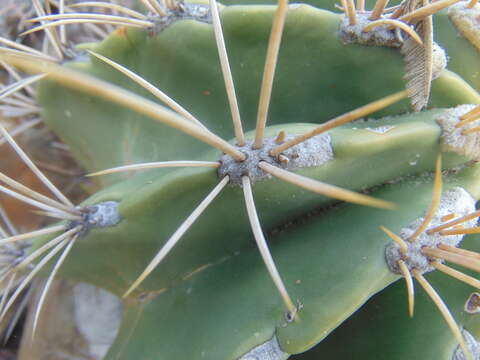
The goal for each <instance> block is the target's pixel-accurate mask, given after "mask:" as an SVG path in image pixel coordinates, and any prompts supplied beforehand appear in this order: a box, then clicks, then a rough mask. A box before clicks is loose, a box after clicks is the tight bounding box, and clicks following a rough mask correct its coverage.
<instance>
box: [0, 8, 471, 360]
mask: <svg viewBox="0 0 480 360" xmlns="http://www.w3.org/2000/svg"><path fill="white" fill-rule="evenodd" d="M142 3H143V4H144V5H145V6H146V8H147V10H148V11H149V12H148V14H147V15H143V14H142V13H139V12H137V11H133V10H131V9H128V8H125V7H122V6H119V5H116V4H113V3H98V4H95V6H96V7H100V8H103V9H112V10H114V11H115V12H117V13H118V14H113V15H106V14H104V13H102V14H94V13H88V12H87V13H78V12H76V10H75V7H71V8H70V7H68V6H67V7H65V6H64V5H63V3H62V4H61V5H60V4H59V6H58V14H53V15H48V14H47V13H46V12H45V10H44V9H43V8H42V7H41V4H40V3H39V2H38V1H34V5H35V7H36V9H37V14H38V17H37V18H35V19H33V20H32V21H33V22H40V23H41V24H40V25H39V26H37V27H35V28H33V29H31V30H29V31H27V32H26V33H32V32H36V31H39V30H44V31H45V34H46V36H47V38H48V39H50V41H51V45H52V47H53V49H54V53H53V54H43V53H38V52H37V50H35V49H30V48H26V47H24V46H20V45H18V44H16V43H12V42H9V40H8V39H3V40H2V42H3V43H4V44H6V45H7V47H4V48H1V49H0V58H1V60H2V61H3V62H4V63H5V64H9V65H8V66H13V67H16V68H17V69H18V70H19V71H24V72H26V73H32V74H34V75H32V76H30V77H26V78H24V79H21V80H18V82H16V83H14V84H12V85H10V86H9V87H8V88H7V89H6V90H5V91H4V92H3V96H4V98H8V97H9V96H13V95H14V94H19V93H21V92H22V91H24V90H23V89H25V88H26V86H31V85H32V84H34V83H38V86H37V88H36V95H37V96H36V98H35V101H36V102H37V103H38V104H39V106H41V107H42V117H43V120H44V122H45V123H46V124H47V126H49V127H50V128H51V129H52V130H53V131H54V132H55V133H57V134H58V136H59V137H61V138H62V139H63V140H64V141H65V143H66V144H68V146H69V147H70V149H71V151H72V153H73V154H74V155H75V157H76V159H77V160H78V161H79V162H80V163H81V164H82V165H83V166H84V167H85V168H86V169H87V170H88V171H90V172H91V174H90V175H89V176H92V177H93V178H96V179H98V185H99V187H102V189H101V190H99V191H98V192H97V193H95V194H92V195H91V197H90V198H89V199H87V200H86V201H85V202H84V203H82V204H80V205H78V206H75V205H74V204H72V203H71V202H70V201H69V200H68V199H67V198H66V197H65V196H64V195H62V193H61V192H60V191H59V190H58V189H57V188H56V187H55V186H54V185H53V184H52V183H51V182H50V181H48V179H47V178H46V177H45V176H44V175H43V174H42V173H41V172H40V170H39V169H38V168H37V167H36V166H35V164H33V162H32V161H30V159H29V158H28V156H27V155H26V154H25V153H24V152H23V151H22V150H21V149H20V147H19V146H18V145H17V144H16V142H15V140H14V139H13V138H12V137H11V136H10V135H9V134H8V132H7V131H6V130H5V129H3V128H0V130H1V131H2V134H3V136H4V138H5V139H6V141H7V142H8V143H9V144H10V145H11V146H12V147H13V148H14V149H15V150H16V152H17V154H18V155H19V157H20V158H21V159H22V160H23V161H24V162H25V163H26V164H27V165H28V166H29V167H30V169H31V170H32V171H33V172H34V173H35V174H36V175H37V176H38V177H39V178H41V179H42V181H43V182H44V183H45V185H47V187H48V188H49V189H50V191H51V193H52V194H53V195H54V196H55V197H56V199H54V198H51V197H47V196H45V195H42V194H40V193H37V192H34V191H33V190H31V189H28V188H26V187H24V186H23V185H22V184H20V183H18V182H17V181H15V180H14V179H11V178H9V177H7V176H5V175H2V174H0V176H1V177H0V180H1V181H2V182H3V183H4V184H5V185H6V186H3V185H2V186H1V187H0V191H2V192H4V193H6V194H7V195H9V196H13V197H15V198H17V199H18V200H20V201H24V202H27V203H29V204H30V205H32V206H34V207H36V208H38V209H39V210H40V211H41V212H42V213H43V214H44V215H45V216H47V217H50V218H53V219H59V222H58V223H56V224H53V225H50V226H48V227H46V228H43V229H41V230H37V231H33V232H30V233H25V234H20V235H15V234H7V232H6V231H5V232H4V234H2V236H3V237H4V239H2V240H0V244H2V245H4V246H7V245H8V246H10V245H11V244H16V242H18V241H30V242H31V247H30V248H29V250H28V251H27V252H25V253H24V252H18V254H17V255H16V256H13V257H12V256H11V257H10V258H9V259H8V260H7V261H6V266H5V267H4V269H3V270H2V274H3V275H2V282H3V284H4V285H3V286H4V289H3V296H2V299H3V300H2V302H1V305H0V317H5V316H6V315H7V314H8V313H9V312H11V309H12V306H13V305H14V304H15V303H16V300H17V299H18V297H19V296H20V295H21V294H22V293H23V291H24V290H25V289H26V288H27V287H28V285H29V283H30V282H31V281H32V279H33V278H34V277H35V276H36V275H41V276H46V277H47V280H46V283H45V285H44V287H43V289H42V291H41V293H40V296H39V299H38V301H37V303H36V306H35V308H34V310H33V311H32V312H31V315H30V317H31V319H32V320H31V324H32V327H31V329H30V330H29V331H28V332H27V334H26V335H25V339H24V346H25V347H28V346H30V347H35V344H36V342H35V338H38V337H39V336H41V334H39V332H38V330H37V327H38V324H39V321H40V319H41V318H42V317H46V316H47V314H42V308H43V305H44V304H45V302H48V297H49V289H50V288H51V286H52V284H53V283H54V278H55V277H57V276H58V277H62V278H65V279H70V280H73V281H76V282H88V283H90V284H93V285H95V286H97V287H99V288H102V289H106V290H108V291H109V292H111V293H113V294H115V295H117V296H118V297H122V298H123V307H124V310H123V318H122V322H121V325H120V327H119V330H118V335H117V337H116V339H115V341H114V342H113V344H112V345H111V347H110V349H109V350H108V353H107V354H105V356H104V358H105V359H130V358H133V357H135V358H140V359H148V358H152V357H155V358H161V359H167V358H174V359H200V358H209V359H244V360H245V359H254V358H255V359H286V358H288V357H289V356H290V354H298V353H302V352H304V351H306V350H308V349H310V348H312V347H314V346H315V345H316V344H318V343H320V345H319V346H318V349H322V347H323V348H325V349H326V350H325V351H326V352H327V353H329V354H331V355H330V356H331V357H334V358H340V357H337V356H336V355H334V353H335V349H334V348H335V347H328V345H325V346H323V344H332V343H335V340H333V342H332V340H331V339H332V337H336V336H337V334H339V335H338V337H339V338H342V337H344V334H342V331H341V328H338V327H339V325H340V324H342V323H343V322H345V324H349V323H350V322H352V323H354V322H356V323H358V321H359V320H358V319H359V318H362V316H366V315H363V314H364V313H365V314H368V313H369V312H371V309H370V307H369V306H368V305H364V304H365V302H366V301H367V300H368V299H369V298H371V297H372V296H374V295H375V294H377V293H379V294H378V295H376V298H377V297H378V298H380V297H382V296H387V295H388V294H389V293H390V292H393V290H392V289H394V287H395V286H396V285H395V284H393V283H395V282H396V281H397V280H398V279H399V278H400V277H405V279H406V282H407V290H408V291H407V293H408V296H407V298H408V302H409V307H408V308H409V312H410V315H411V316H413V306H414V300H413V299H414V287H413V279H412V275H413V277H414V278H415V279H416V280H417V281H418V283H419V284H420V285H421V286H422V287H423V288H424V289H425V290H426V293H427V294H428V295H429V296H430V297H431V298H432V300H433V303H434V304H435V305H436V306H437V307H438V309H439V310H440V312H441V315H442V316H443V317H444V318H445V320H446V325H443V324H442V325H438V326H437V325H435V326H436V327H435V331H433V332H432V334H431V335H430V337H429V342H428V344H427V346H425V344H424V343H422V342H418V344H409V346H408V347H407V349H408V351H406V353H405V352H404V353H403V354H404V356H409V357H410V358H416V357H417V353H421V352H424V353H425V354H428V355H425V356H430V358H432V359H433V358H435V359H460V358H471V359H473V358H476V357H478V356H479V354H478V350H477V348H478V345H477V343H476V340H475V337H476V336H478V330H479V327H478V320H477V319H476V316H475V315H472V314H468V315H466V314H465V313H464V312H463V310H464V308H463V304H462V306H459V301H458V299H457V300H455V301H453V302H452V304H453V305H451V307H450V309H449V308H448V307H447V306H446V305H445V303H444V302H443V301H442V299H441V298H440V295H439V294H438V293H437V292H436V291H435V289H434V288H433V287H432V286H431V285H430V283H429V282H428V281H427V277H428V275H427V276H424V274H425V273H428V272H432V271H434V270H439V271H441V272H444V273H446V274H448V275H450V276H452V277H454V278H456V279H458V280H460V281H463V282H464V283H466V284H468V285H470V286H473V287H477V288H478V287H479V283H478V280H476V279H475V278H473V277H472V276H471V275H470V274H467V273H463V272H460V271H459V270H457V269H455V268H453V267H449V266H447V265H445V264H444V262H445V261H447V262H449V263H452V264H455V265H458V266H461V267H465V268H468V269H472V270H475V271H480V266H479V265H478V256H479V255H478V254H477V253H476V252H475V251H479V250H480V249H478V246H476V245H474V243H473V245H472V243H471V242H470V243H469V244H470V245H471V246H472V248H471V249H470V250H467V249H464V248H460V247H459V246H460V243H461V241H462V239H463V237H464V236H465V235H466V234H472V233H477V232H479V229H478V227H476V222H477V218H478V215H479V214H478V211H476V210H475V204H476V200H477V199H478V197H479V196H480V187H479V182H478V176H479V175H478V174H479V169H478V165H476V162H477V161H478V159H479V143H480V140H479V136H480V135H479V133H480V127H479V126H478V121H477V120H478V119H479V117H480V108H479V106H478V104H479V103H480V97H479V95H478V93H477V92H476V90H475V89H474V87H475V84H473V85H471V84H469V83H468V82H467V81H465V80H463V79H462V78H461V77H460V76H459V75H457V74H455V73H454V72H451V71H449V70H446V69H444V68H445V66H446V61H447V58H446V56H445V52H444V50H443V49H441V47H440V46H439V45H437V44H436V43H435V42H434V39H433V15H434V14H435V13H436V12H438V11H439V10H441V9H442V8H444V7H447V6H449V5H451V3H452V2H451V1H449V2H447V1H439V2H436V3H434V4H429V3H428V2H412V1H406V2H403V3H402V4H400V5H399V6H395V7H393V8H387V7H386V6H387V3H386V2H382V1H378V2H377V3H376V4H375V5H374V7H373V9H372V11H366V10H365V5H364V4H363V3H361V2H358V3H357V4H354V3H353V1H351V0H349V1H344V2H342V7H343V10H344V11H345V15H340V14H336V13H333V12H330V11H326V10H320V9H318V8H316V7H313V6H308V5H291V6H288V4H287V2H286V1H280V2H279V4H278V6H277V7H274V6H268V5H262V6H260V5H257V6H254V5H251V6H250V5H248V6H247V5H245V6H228V7H222V8H221V9H220V10H221V12H220V11H219V9H218V8H217V4H216V2H215V1H213V0H212V1H211V2H210V4H209V5H204V4H183V3H176V2H168V3H167V2H166V3H165V4H161V3H159V2H157V1H143V2H142ZM77 6H93V5H92V4H91V3H85V4H77ZM478 7H479V5H477V4H476V3H475V2H473V1H470V2H459V3H458V4H457V5H455V8H454V9H453V8H452V9H453V10H452V9H450V10H449V11H452V12H455V11H461V12H462V14H465V16H466V17H469V16H472V17H473V16H475V14H476V13H477V12H478ZM220 15H221V16H220ZM452 18H454V16H452ZM79 23H80V24H83V23H88V24H90V25H92V24H113V25H119V27H118V28H117V30H115V31H114V32H113V33H111V34H110V35H109V36H107V37H106V38H105V39H104V40H103V41H101V42H98V43H88V44H82V45H79V46H77V47H76V48H74V49H71V48H67V47H66V46H65V45H64V44H65V42H62V41H60V40H59V39H66V35H67V33H68V32H67V30H68V29H65V26H66V25H71V24H79ZM454 23H455V26H457V27H459V29H460V31H462V33H465V29H467V30H468V31H466V32H467V33H468V34H470V33H472V31H473V30H472V29H470V28H469V26H470V25H468V24H466V25H465V24H464V23H462V24H458V23H457V22H455V20H454ZM222 28H223V29H222ZM469 36H470V35H469ZM469 36H467V35H465V38H466V39H467V41H470V42H472V43H473V45H474V46H475V42H474V41H472V40H471V37H472V36H470V37H469ZM473 38H474V39H476V35H473ZM445 45H446V46H447V47H448V45H449V44H445ZM474 46H472V48H471V49H470V50H469V51H471V53H469V55H468V56H478V54H477V53H476V51H477V50H476V49H475V48H474ZM227 49H228V51H227ZM447 50H448V49H447ZM227 54H228V55H227ZM472 54H474V55H472ZM451 56H452V57H454V58H455V59H456V60H457V61H461V59H460V60H458V59H459V58H461V56H460V55H458V54H452V55H451ZM468 56H467V57H468ZM218 58H219V59H220V66H219V65H218ZM462 71H463V72H468V71H470V72H471V73H473V72H475V69H472V68H464V69H462ZM467 77H468V76H467ZM433 79H435V81H433V82H432V80H433ZM405 84H406V85H405ZM405 86H406V90H404V88H405ZM225 89H226V91H225ZM167 94H168V95H167ZM237 94H238V98H237ZM385 95H387V96H385ZM406 98H409V100H410V101H409V102H410V103H409V102H408V101H405V99H406ZM180 104H181V105H180ZM427 104H430V105H429V108H427V109H424V108H426V107H427ZM410 106H412V107H413V109H414V110H415V112H413V113H409V108H410ZM422 109H423V110H422ZM420 110H421V111H420ZM340 114H343V115H340ZM372 114H375V117H376V118H375V119H373V118H367V117H369V116H371V115H372ZM229 118H231V119H232V120H231V121H230V120H229ZM267 120H268V123H269V126H267ZM245 129H246V130H248V131H247V132H245V131H244V130H245ZM232 134H234V135H235V138H234V139H233V140H231V141H227V140H225V138H228V137H229V136H231V135H232ZM212 148H213V149H212ZM442 163H443V166H442ZM178 168H181V169H178ZM105 169H107V170H105ZM140 170H142V171H140ZM145 170H146V171H145ZM137 172H138V173H137ZM432 172H433V173H434V176H432ZM442 172H443V181H442ZM97 177H98V178H97ZM442 182H443V183H444V184H443V186H442ZM432 187H433V200H431V198H432V195H431V190H432ZM426 209H428V210H426ZM382 230H383V232H382ZM252 234H253V236H252ZM265 235H267V236H265ZM267 238H268V244H267V240H266V239H267ZM9 244H10V245H9ZM257 249H258V250H259V252H260V256H259V254H258V251H257ZM54 259H55V261H54ZM50 262H51V263H52V264H53V265H48V264H49V263H50ZM438 290H439V291H440V292H442V293H443V292H445V293H446V294H448V295H447V297H448V298H449V299H450V298H454V297H455V294H461V296H462V299H463V298H464V299H465V301H466V299H467V297H468V295H465V294H464V293H465V291H466V290H465V289H464V288H463V287H459V285H458V283H457V282H454V283H451V282H450V283H449V282H448V281H445V282H440V283H439V286H438ZM422 299H423V298H422ZM463 302H464V301H463ZM387 305H388V304H387ZM430 307H432V308H433V306H432V304H430ZM422 308H423V305H422ZM385 309H386V310H385V311H388V312H389V313H397V312H398V309H397V308H388V306H387V307H385ZM49 316H51V315H50V314H49ZM416 316H421V315H418V314H417V315H416ZM405 318H407V317H406V316H405ZM437 318H438V315H437V316H429V317H427V320H426V321H425V323H426V325H422V326H423V327H427V325H428V324H430V323H431V324H436V321H437ZM407 319H408V318H407ZM406 321H408V320H402V322H401V324H404V323H405V322H406ZM356 323H355V324H356ZM401 324H400V322H399V325H398V326H399V328H400V327H401V326H406V325H401ZM343 326H344V325H342V327H343ZM355 326H358V325H355ZM423 327H421V329H423ZM337 328H338V329H337ZM336 329H337V330H336ZM419 331H420V330H419ZM421 331H423V330H421ZM392 333H394V332H392ZM329 334H330V335H329ZM388 334H389V333H387V332H386V333H385V336H386V337H387V336H388ZM452 334H453V336H452ZM327 335H329V336H328V338H326V337H327ZM325 338H326V339H325ZM186 339H188V341H187V340H186ZM324 339H325V340H324ZM388 341H390V342H391V343H392V344H395V346H399V347H400V346H401V344H400V343H397V342H396V341H395V338H390V339H389V340H388ZM346 342H347V343H348V341H346ZM424 347H426V348H427V349H426V350H425V349H423V348H424ZM353 348H354V347H353V346H352V349H353ZM366 348H368V347H366ZM420 348H422V349H423V350H421V349H420ZM332 349H333V350H332ZM368 349H369V350H363V349H362V350H361V351H363V352H364V353H365V354H366V355H365V356H369V357H372V358H373V357H374V358H381V356H379V355H378V354H377V353H376V352H375V350H377V349H372V348H371V347H370V348H368ZM338 351H339V354H343V353H341V351H344V349H338ZM369 353H370V355H367V354H369ZM310 354H312V353H310ZM304 356H309V353H307V354H306V355H304ZM320 356H323V355H321V354H320ZM339 356H340V355H339ZM341 356H344V358H348V357H349V356H351V354H350V355H348V354H347V355H345V354H344V355H341ZM384 358H391V357H390V356H389V355H385V357H384Z"/></svg>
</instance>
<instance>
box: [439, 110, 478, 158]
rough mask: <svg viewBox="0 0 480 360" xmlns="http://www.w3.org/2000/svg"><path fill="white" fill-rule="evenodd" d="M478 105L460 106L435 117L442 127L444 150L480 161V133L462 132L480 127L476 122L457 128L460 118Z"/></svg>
mask: <svg viewBox="0 0 480 360" xmlns="http://www.w3.org/2000/svg"><path fill="white" fill-rule="evenodd" d="M474 107H476V105H468V104H467V105H460V106H457V107H455V108H452V109H448V110H445V111H444V112H442V113H441V114H439V115H437V116H436V117H435V121H436V122H437V123H438V124H439V125H440V126H441V127H442V130H443V131H442V150H443V151H452V152H455V153H457V154H460V155H463V156H466V157H468V158H469V159H471V160H480V132H474V133H471V134H467V135H463V134H462V132H463V131H465V130H468V129H471V128H472V127H476V126H478V125H479V124H478V121H474V122H472V123H469V124H467V125H465V126H462V127H459V128H456V127H455V125H456V124H458V123H459V121H460V120H459V118H460V116H462V115H465V114H466V113H467V112H469V111H470V110H472V109H473V108H474Z"/></svg>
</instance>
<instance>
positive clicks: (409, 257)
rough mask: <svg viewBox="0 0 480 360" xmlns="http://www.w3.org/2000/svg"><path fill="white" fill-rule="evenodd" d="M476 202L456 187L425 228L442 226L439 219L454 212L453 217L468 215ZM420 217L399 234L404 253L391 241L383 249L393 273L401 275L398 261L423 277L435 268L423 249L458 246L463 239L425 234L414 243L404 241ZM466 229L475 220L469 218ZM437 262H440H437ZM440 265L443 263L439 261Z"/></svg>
mask: <svg viewBox="0 0 480 360" xmlns="http://www.w3.org/2000/svg"><path fill="white" fill-rule="evenodd" d="M475 202H476V201H475V199H474V198H473V197H472V196H471V195H470V194H469V193H468V192H467V191H466V190H464V189H463V188H461V187H455V188H453V189H451V190H449V191H447V192H445V193H444V194H443V196H442V199H441V201H440V205H439V207H438V210H437V213H436V214H435V216H434V217H433V219H432V221H431V222H430V225H429V226H428V228H432V227H436V226H438V225H441V224H443V223H444V221H442V220H441V218H442V217H444V216H446V215H449V214H452V213H454V214H455V215H456V216H455V217H461V216H465V215H468V214H470V213H472V212H473V211H475ZM423 219H424V218H423V217H420V218H418V219H416V220H414V221H412V222H411V223H410V224H409V225H408V226H407V227H405V228H403V229H402V230H401V231H400V234H399V236H400V237H401V238H402V239H403V240H405V243H406V244H407V246H408V251H407V253H406V254H402V252H401V251H400V246H399V245H398V244H397V243H396V242H394V241H392V242H390V243H389V244H388V245H387V247H386V248H385V258H386V261H387V264H388V267H389V268H390V270H391V271H392V272H394V273H396V274H401V271H400V269H399V267H398V261H399V260H403V261H404V262H405V264H406V265H407V267H408V269H409V270H412V269H417V270H418V271H420V272H421V273H422V274H423V273H425V272H429V271H433V270H435V268H434V267H433V266H431V265H430V260H433V259H431V258H429V257H428V256H425V255H424V254H423V253H422V251H421V250H422V248H423V247H431V248H436V247H437V246H438V245H440V244H445V245H450V246H455V247H457V246H458V245H459V244H460V242H461V241H462V239H463V236H464V235H448V236H445V235H440V232H436V233H433V234H432V235H428V234H427V232H426V231H424V232H423V233H421V234H420V235H419V236H418V237H417V238H416V240H415V241H414V242H410V241H408V240H407V239H408V238H409V237H410V236H411V235H413V234H414V233H415V230H417V229H418V228H419V226H420V225H421V223H422V221H423ZM463 224H464V226H465V227H467V228H468V227H473V226H475V224H476V220H475V219H472V220H469V221H466V222H465V223H463ZM436 260H439V259H436ZM440 261H441V262H443V261H442V260H440Z"/></svg>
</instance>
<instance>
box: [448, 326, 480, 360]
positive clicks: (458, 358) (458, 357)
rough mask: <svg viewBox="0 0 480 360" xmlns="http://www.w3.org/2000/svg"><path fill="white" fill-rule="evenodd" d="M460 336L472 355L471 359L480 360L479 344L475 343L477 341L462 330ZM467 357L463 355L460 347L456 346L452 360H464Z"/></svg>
mask: <svg viewBox="0 0 480 360" xmlns="http://www.w3.org/2000/svg"><path fill="white" fill-rule="evenodd" d="M462 335H463V338H464V339H465V343H466V344H467V348H468V349H469V350H470V352H471V353H472V355H473V358H474V359H475V360H479V359H480V344H479V343H478V342H477V340H476V339H475V338H474V337H473V335H472V334H470V333H469V332H468V331H467V330H465V329H463V330H462ZM466 359H467V357H466V356H465V354H464V353H463V350H462V348H461V347H460V345H457V348H456V349H455V351H454V353H453V356H452V360H466Z"/></svg>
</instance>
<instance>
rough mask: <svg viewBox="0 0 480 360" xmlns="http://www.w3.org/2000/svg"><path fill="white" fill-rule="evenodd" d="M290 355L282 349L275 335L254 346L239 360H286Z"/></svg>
mask: <svg viewBox="0 0 480 360" xmlns="http://www.w3.org/2000/svg"><path fill="white" fill-rule="evenodd" d="M289 356H290V355H289V354H287V353H284V352H283V351H282V349H280V345H279V344H278V340H277V337H276V336H275V335H274V336H273V338H271V339H270V340H268V341H267V342H266V343H263V344H261V345H258V346H257V347H255V348H253V349H252V350H250V351H249V352H248V353H246V354H245V355H243V356H242V357H241V358H240V359H239V360H285V359H288V357H289Z"/></svg>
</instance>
